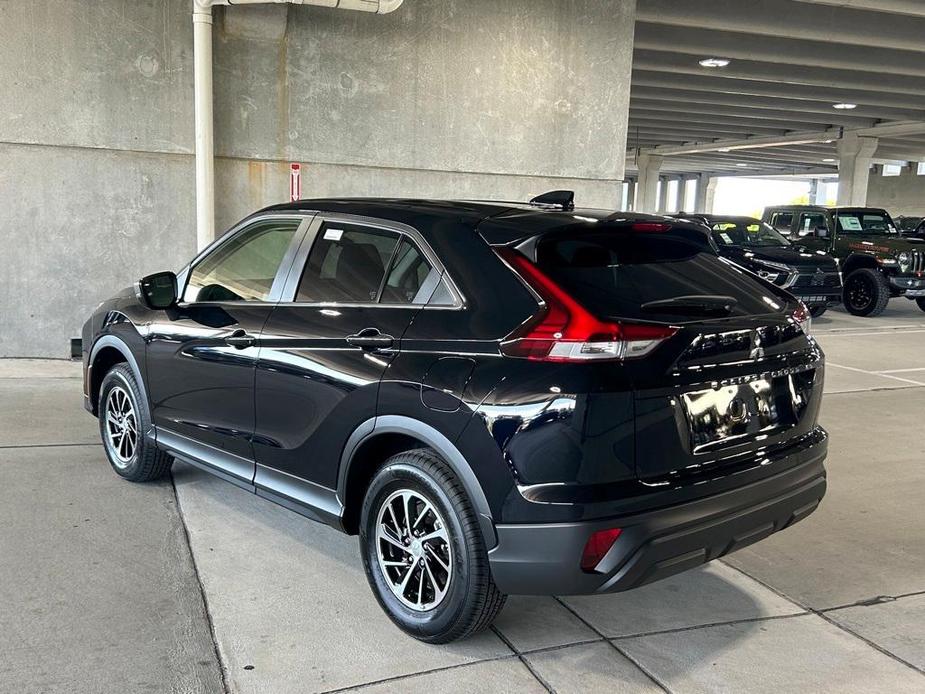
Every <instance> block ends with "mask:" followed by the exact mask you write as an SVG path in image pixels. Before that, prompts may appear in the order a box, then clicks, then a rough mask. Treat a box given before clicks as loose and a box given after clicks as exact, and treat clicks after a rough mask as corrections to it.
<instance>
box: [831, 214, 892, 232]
mask: <svg viewBox="0 0 925 694" xmlns="http://www.w3.org/2000/svg"><path fill="white" fill-rule="evenodd" d="M835 218H836V219H837V221H838V231H840V232H842V233H845V234H851V233H855V234H862V233H863V234H896V233H898V232H897V231H896V226H895V225H894V224H893V220H892V219H891V218H890V215H888V214H887V213H886V212H884V211H883V210H838V212H837V213H836V215H835Z"/></svg>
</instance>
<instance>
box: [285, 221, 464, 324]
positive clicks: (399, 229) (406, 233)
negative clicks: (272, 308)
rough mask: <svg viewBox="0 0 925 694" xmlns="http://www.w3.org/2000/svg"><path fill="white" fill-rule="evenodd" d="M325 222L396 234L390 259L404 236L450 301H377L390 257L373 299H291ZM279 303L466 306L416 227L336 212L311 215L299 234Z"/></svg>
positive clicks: (444, 308) (452, 308)
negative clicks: (442, 284) (440, 303)
mask: <svg viewBox="0 0 925 694" xmlns="http://www.w3.org/2000/svg"><path fill="white" fill-rule="evenodd" d="M325 223H335V224H337V223H340V224H350V225H353V226H361V227H368V228H370V229H377V230H381V231H389V232H392V233H394V234H397V235H398V237H399V239H398V241H399V243H398V244H396V246H395V249H394V250H393V251H392V258H394V256H395V251H396V250H397V249H398V246H399V245H400V243H401V240H402V238H406V239H407V240H408V241H410V242H411V243H412V244H413V245H414V246H415V247H416V248H417V249H418V250H420V251H421V253H422V254H423V255H424V258H425V259H426V260H427V262H428V263H430V265H431V267H432V268H433V269H434V270H436V271H437V272H439V273H440V277H441V280H442V281H443V282H445V283H446V286H447V288H448V289H449V292H450V295H451V296H452V297H453V303H452V304H448V305H443V306H437V305H430V304H394V303H388V304H384V303H380V302H379V298H380V297H381V295H382V289H383V285H384V283H385V282H386V281H387V279H388V274H389V271H390V270H391V266H392V260H390V261H389V264H388V266H387V267H386V271H385V276H384V277H383V279H382V282H381V283H380V286H379V291H378V292H377V294H376V300H371V301H357V302H340V301H295V300H294V298H295V296H296V292H297V291H298V288H299V283H300V282H301V280H302V273H303V272H304V271H305V265H306V263H307V262H308V256H309V253H311V250H312V248H313V247H314V245H315V241H316V240H317V238H318V235H319V233H320V232H321V227H322V226H324V224H325ZM279 303H280V304H285V305H286V306H293V307H299V306H302V307H317V308H360V307H362V308H404V309H414V310H420V309H427V310H431V311H461V310H463V309H465V308H466V300H465V297H464V296H463V294H462V292H460V291H459V288H458V287H457V286H456V283H455V282H454V281H453V278H452V277H451V276H450V274H449V273H448V272H447V271H446V267H444V265H443V263H442V262H440V259H439V258H438V257H437V254H436V253H434V250H433V249H432V248H431V247H430V244H428V243H427V241H426V240H425V239H424V237H423V236H422V235H421V233H420V232H419V231H418V230H417V229H415V228H413V227H410V226H408V225H407V224H402V223H400V222H393V221H390V220H385V219H376V218H373V217H364V216H362V215H352V214H343V213H337V212H317V213H316V214H315V216H314V218H313V219H312V221H311V224H310V225H309V227H308V230H307V232H306V233H305V235H304V236H303V237H302V242H301V245H300V246H299V249H298V251H297V252H296V254H295V258H294V260H293V262H292V266H291V269H290V270H289V274H288V276H287V278H286V283H285V285H284V286H283V289H282V292H281V297H280V299H279Z"/></svg>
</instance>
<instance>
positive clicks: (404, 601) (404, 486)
mask: <svg viewBox="0 0 925 694" xmlns="http://www.w3.org/2000/svg"><path fill="white" fill-rule="evenodd" d="M409 502H410V503H409ZM425 504H429V505H430V507H431V508H430V509H428V508H427V506H425ZM409 507H410V509H411V511H410V512H409V513H407V514H406V513H405V511H404V508H409ZM406 519H410V525H411V527H412V529H413V530H414V531H415V532H417V533H418V534H419V535H421V536H422V537H426V536H427V535H431V534H436V535H438V536H437V537H435V538H434V539H432V540H430V541H426V542H423V543H421V542H418V541H417V540H416V539H415V538H414V537H411V538H410V540H409V539H408V538H407V535H408V533H407V532H404V535H405V538H404V539H403V540H401V544H399V543H397V542H394V541H393V540H384V539H381V537H380V536H379V531H380V530H381V531H382V532H383V533H386V534H387V535H389V536H390V537H391V538H397V537H398V533H397V532H394V531H393V530H392V529H393V528H398V529H403V530H406V529H407V527H408V525H409V523H408V520H406ZM380 520H381V522H380ZM441 530H442V532H441ZM406 540H407V541H406ZM406 545H407V547H406ZM360 553H361V555H362V557H363V568H364V569H365V570H366V577H367V579H368V580H369V585H370V587H371V588H372V591H373V593H374V594H375V596H376V599H377V600H378V601H379V604H380V605H381V606H382V609H383V610H384V611H385V613H386V614H387V615H388V616H389V618H390V619H391V620H392V621H393V622H395V624H396V625H397V626H398V627H399V628H400V629H401V630H402V631H404V632H405V633H407V634H409V635H411V636H413V637H414V638H416V639H418V640H420V641H424V642H425V643H449V642H450V641H456V640H458V639H464V638H467V637H469V636H472V635H473V634H475V633H477V632H479V631H481V630H483V629H485V628H486V627H488V626H489V625H490V624H491V623H492V621H494V619H495V617H496V616H497V615H498V613H499V612H500V611H501V608H502V607H504V602H505V600H506V597H507V596H505V595H504V594H503V593H502V592H501V591H499V590H498V588H497V586H495V583H494V581H493V580H492V577H491V570H490V568H489V564H488V552H487V550H486V548H485V542H484V539H483V537H482V532H481V529H480V527H479V522H478V517H477V515H476V513H475V511H474V509H473V508H472V504H471V503H470V501H469V499H468V497H467V495H466V493H465V491H464V489H463V487H462V485H461V484H460V482H459V480H458V479H456V476H455V474H454V473H453V472H452V470H451V469H450V468H449V467H448V466H447V465H446V463H444V462H443V461H442V460H441V459H440V458H439V457H438V456H437V455H435V454H434V453H433V452H432V451H430V450H428V449H417V450H412V451H406V452H404V453H399V454H397V455H394V456H392V457H391V458H389V459H388V460H387V461H386V462H385V465H384V466H383V467H382V469H381V470H379V472H377V473H376V475H375V477H373V479H372V481H371V482H370V484H369V488H368V489H367V491H366V497H365V499H364V501H363V508H362V510H361V516H360ZM435 555H436V556H435ZM425 557H426V560H425ZM438 560H439V561H438ZM386 561H391V562H395V563H394V564H393V565H386V564H384V563H383V562H386ZM398 562H406V563H408V565H409V566H410V567H411V568H409V569H408V570H407V571H405V566H404V564H400V563H398ZM422 562H425V563H422ZM442 567H449V570H448V571H447V570H443V568H442ZM422 576H423V578H422ZM402 581H404V583H403V584H402ZM441 584H442V587H441ZM401 585H404V586H405V588H404V590H402V588H401ZM422 585H423V588H422V587H421V586H422ZM393 586H395V587H394V588H393ZM441 590H442V596H441V595H440V591H441ZM399 594H401V596H402V597H399Z"/></svg>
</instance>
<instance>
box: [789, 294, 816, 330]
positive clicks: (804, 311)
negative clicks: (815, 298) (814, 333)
mask: <svg viewBox="0 0 925 694" xmlns="http://www.w3.org/2000/svg"><path fill="white" fill-rule="evenodd" d="M790 317H791V318H793V320H794V321H795V322H796V323H797V325H799V326H800V330H802V331H803V332H804V333H805V334H806V335H809V334H810V331H811V330H812V328H813V315H812V314H811V313H810V312H809V309H808V308H807V307H806V304H804V303H803V302H802V301H801V302H800V304H799V306H797V307H796V308H795V309H794V311H793V313H791V314H790Z"/></svg>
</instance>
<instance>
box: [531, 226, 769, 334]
mask: <svg viewBox="0 0 925 694" xmlns="http://www.w3.org/2000/svg"><path fill="white" fill-rule="evenodd" d="M537 264H538V265H539V267H540V269H542V270H543V271H544V272H545V273H546V274H547V275H549V276H550V277H551V278H552V279H553V280H554V281H555V282H556V283H557V284H559V286H561V287H562V288H563V289H565V290H566V291H567V292H568V293H569V294H570V295H571V296H572V297H574V298H575V299H576V300H577V301H579V302H580V303H582V304H583V305H584V306H585V307H586V308H588V309H589V310H591V311H593V312H594V313H595V314H597V315H598V316H600V317H608V318H621V319H627V320H645V321H655V322H687V321H691V320H702V319H703V318H704V311H703V309H698V308H697V307H696V306H693V307H685V306H684V304H685V303H696V302H690V301H683V300H681V298H682V297H691V296H711V297H732V298H733V299H734V300H735V302H734V306H733V308H732V311H731V312H730V313H729V314H728V315H730V316H744V315H762V314H767V313H772V312H776V311H779V310H780V309H781V308H783V305H784V303H785V300H784V299H782V298H781V295H780V294H779V293H777V291H775V290H774V289H772V288H771V287H769V286H768V285H767V284H766V283H763V282H761V281H760V280H758V279H757V278H756V277H754V276H753V275H751V274H750V273H747V272H745V271H744V270H742V269H740V268H739V267H738V266H736V265H734V264H732V263H731V262H729V261H727V260H724V259H721V258H720V257H719V256H717V255H716V254H715V251H713V250H712V249H711V248H710V247H709V246H708V245H707V244H706V242H705V241H702V242H695V241H692V240H690V239H688V238H684V237H681V236H677V235H675V234H672V233H639V232H628V231H627V232H620V231H617V232H606V231H605V232H589V233H582V234H580V235H574V234H572V235H569V236H561V237H554V238H549V239H547V240H545V241H540V243H538V244H537ZM674 299H678V300H679V301H678V302H677V304H678V305H677V308H672V307H671V306H667V307H666V306H664V305H662V306H659V307H658V308H655V307H653V306H652V303H651V302H658V301H663V302H664V301H669V303H670V304H672V305H674V302H671V301H670V300H674ZM646 304H649V306H648V307H645V305H646Z"/></svg>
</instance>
